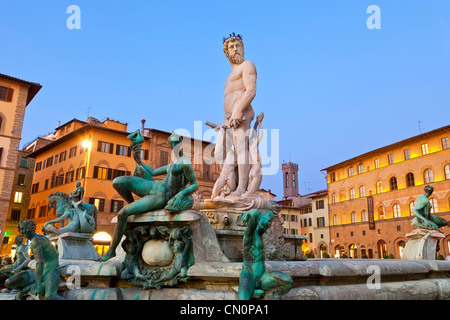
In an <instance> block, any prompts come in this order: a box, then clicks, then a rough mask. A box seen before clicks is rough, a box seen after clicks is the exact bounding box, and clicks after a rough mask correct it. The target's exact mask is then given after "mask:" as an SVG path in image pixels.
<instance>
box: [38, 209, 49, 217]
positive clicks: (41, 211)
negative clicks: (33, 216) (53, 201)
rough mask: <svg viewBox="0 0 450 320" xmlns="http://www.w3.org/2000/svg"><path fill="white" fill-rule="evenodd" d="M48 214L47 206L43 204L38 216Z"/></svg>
mask: <svg viewBox="0 0 450 320" xmlns="http://www.w3.org/2000/svg"><path fill="white" fill-rule="evenodd" d="M46 215H47V206H41V207H40V208H39V215H38V218H42V217H45V216H46Z"/></svg>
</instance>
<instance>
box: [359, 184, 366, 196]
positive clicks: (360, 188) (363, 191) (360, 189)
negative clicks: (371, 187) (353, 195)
mask: <svg viewBox="0 0 450 320" xmlns="http://www.w3.org/2000/svg"><path fill="white" fill-rule="evenodd" d="M365 196H366V188H365V187H364V186H360V187H359V197H360V198H362V197H365Z"/></svg>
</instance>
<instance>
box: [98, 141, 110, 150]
mask: <svg viewBox="0 0 450 320" xmlns="http://www.w3.org/2000/svg"><path fill="white" fill-rule="evenodd" d="M113 148H114V143H109V142H104V141H99V142H98V145H97V151H100V152H104V153H113Z"/></svg>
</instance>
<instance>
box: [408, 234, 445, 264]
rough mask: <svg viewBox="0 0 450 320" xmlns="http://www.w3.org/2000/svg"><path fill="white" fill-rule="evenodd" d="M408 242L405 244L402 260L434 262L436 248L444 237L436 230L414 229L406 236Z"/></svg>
mask: <svg viewBox="0 0 450 320" xmlns="http://www.w3.org/2000/svg"><path fill="white" fill-rule="evenodd" d="M406 237H408V238H410V240H409V241H408V242H407V243H406V246H405V251H404V252H403V256H402V259H403V260H422V259H424V260H436V246H437V243H438V241H439V239H442V238H445V236H444V235H443V234H442V233H440V232H439V231H437V230H426V229H415V230H414V231H413V232H411V233H408V234H406Z"/></svg>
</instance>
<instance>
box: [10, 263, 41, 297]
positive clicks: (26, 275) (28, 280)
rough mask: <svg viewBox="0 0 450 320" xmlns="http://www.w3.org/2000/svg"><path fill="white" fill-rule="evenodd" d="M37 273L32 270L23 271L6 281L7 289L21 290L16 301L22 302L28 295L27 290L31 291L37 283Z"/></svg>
mask: <svg viewBox="0 0 450 320" xmlns="http://www.w3.org/2000/svg"><path fill="white" fill-rule="evenodd" d="M35 279H36V278H35V272H34V271H31V270H26V271H21V272H19V273H17V274H15V275H13V276H12V277H10V278H8V279H7V280H6V281H5V287H6V288H8V289H11V290H13V289H16V290H19V292H18V293H17V295H16V297H15V299H16V300H21V299H22V298H23V297H24V295H25V294H26V293H28V290H27V289H31V288H32V287H33V284H34V282H35Z"/></svg>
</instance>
